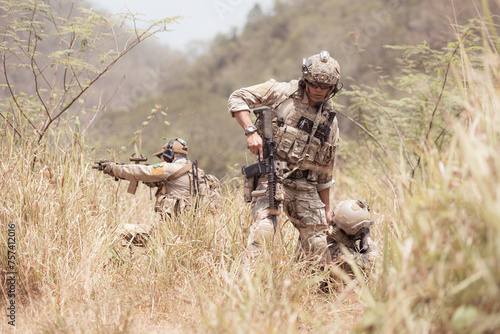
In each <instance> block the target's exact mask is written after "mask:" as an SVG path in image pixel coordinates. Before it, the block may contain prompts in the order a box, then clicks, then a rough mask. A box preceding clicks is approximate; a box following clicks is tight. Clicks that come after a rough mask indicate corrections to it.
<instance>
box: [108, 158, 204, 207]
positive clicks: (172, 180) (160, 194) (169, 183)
mask: <svg viewBox="0 0 500 334" xmlns="http://www.w3.org/2000/svg"><path fill="white" fill-rule="evenodd" d="M190 164H191V162H189V160H187V159H185V158H183V159H178V160H176V161H175V162H172V163H168V162H159V163H156V164H154V165H151V166H148V165H138V164H129V165H115V166H114V167H113V173H114V175H115V176H116V177H118V178H121V179H125V180H128V181H132V182H135V181H142V182H145V183H156V185H157V186H158V190H157V191H156V194H155V197H156V203H155V211H156V212H159V213H160V214H162V216H163V215H168V216H173V215H174V214H175V213H179V211H180V210H181V209H183V208H185V207H186V206H187V203H189V202H190V198H191V196H192V195H191V186H192V184H193V183H192V180H191V179H192V176H191V173H190V171H191V167H190ZM183 168H184V170H183V171H182V169H183ZM200 171H201V170H200ZM176 174H182V175H176Z"/></svg>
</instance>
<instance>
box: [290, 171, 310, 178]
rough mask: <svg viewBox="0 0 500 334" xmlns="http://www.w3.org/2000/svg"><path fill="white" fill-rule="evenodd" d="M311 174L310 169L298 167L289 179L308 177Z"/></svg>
mask: <svg viewBox="0 0 500 334" xmlns="http://www.w3.org/2000/svg"><path fill="white" fill-rule="evenodd" d="M308 175H309V170H299V169H297V170H296V171H295V172H293V173H292V174H290V175H289V176H288V178H289V179H292V180H296V179H302V178H306V177H307V176H308Z"/></svg>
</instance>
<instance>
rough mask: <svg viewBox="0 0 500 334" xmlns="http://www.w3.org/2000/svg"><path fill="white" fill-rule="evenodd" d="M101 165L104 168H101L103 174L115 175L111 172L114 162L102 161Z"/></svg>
mask: <svg viewBox="0 0 500 334" xmlns="http://www.w3.org/2000/svg"><path fill="white" fill-rule="evenodd" d="M102 166H103V167H104V169H103V170H102V172H103V173H104V174H108V175H110V176H115V173H114V172H113V168H114V167H115V163H114V162H111V161H107V162H103V164H102Z"/></svg>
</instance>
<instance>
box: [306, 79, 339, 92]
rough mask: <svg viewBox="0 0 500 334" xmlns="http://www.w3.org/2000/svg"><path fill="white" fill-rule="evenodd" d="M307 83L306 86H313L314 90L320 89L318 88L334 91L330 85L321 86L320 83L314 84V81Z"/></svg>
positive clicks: (307, 81)
mask: <svg viewBox="0 0 500 334" xmlns="http://www.w3.org/2000/svg"><path fill="white" fill-rule="evenodd" d="M304 81H305V82H306V84H308V85H309V86H311V87H312V88H314V89H318V88H321V89H322V90H328V89H332V87H333V86H332V85H328V84H319V83H316V82H313V81H310V80H307V79H306V80H304Z"/></svg>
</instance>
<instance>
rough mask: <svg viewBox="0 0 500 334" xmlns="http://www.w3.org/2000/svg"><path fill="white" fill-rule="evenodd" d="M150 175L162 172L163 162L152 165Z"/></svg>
mask: <svg viewBox="0 0 500 334" xmlns="http://www.w3.org/2000/svg"><path fill="white" fill-rule="evenodd" d="M151 174H152V175H160V174H163V162H158V163H156V164H154V165H153V171H152V172H151Z"/></svg>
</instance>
